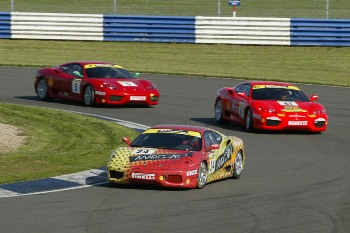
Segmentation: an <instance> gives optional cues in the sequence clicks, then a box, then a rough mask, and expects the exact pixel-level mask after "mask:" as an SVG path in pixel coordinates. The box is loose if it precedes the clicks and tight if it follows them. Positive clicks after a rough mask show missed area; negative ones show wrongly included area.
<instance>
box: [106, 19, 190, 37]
mask: <svg viewBox="0 0 350 233" xmlns="http://www.w3.org/2000/svg"><path fill="white" fill-rule="evenodd" d="M195 21H196V20H195V17H180V16H178V17H173V16H127V15H105V16H104V18H103V34H104V41H140V42H174V43H180V42H181V43H195V38H196V36H195V33H196V32H195Z"/></svg>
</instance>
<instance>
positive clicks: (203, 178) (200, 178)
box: [197, 162, 208, 189]
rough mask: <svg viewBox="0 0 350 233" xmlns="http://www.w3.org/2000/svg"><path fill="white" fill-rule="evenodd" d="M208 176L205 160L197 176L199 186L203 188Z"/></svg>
mask: <svg viewBox="0 0 350 233" xmlns="http://www.w3.org/2000/svg"><path fill="white" fill-rule="evenodd" d="M207 178H208V169H207V165H206V164H205V162H202V163H201V166H200V167H199V169H198V177H197V188H200V189H201V188H203V187H204V185H205V184H206V183H207Z"/></svg>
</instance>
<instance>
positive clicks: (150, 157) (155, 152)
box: [108, 147, 198, 170]
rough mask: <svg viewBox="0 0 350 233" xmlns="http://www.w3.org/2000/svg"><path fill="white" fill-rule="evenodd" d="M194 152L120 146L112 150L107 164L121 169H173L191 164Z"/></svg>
mask: <svg viewBox="0 0 350 233" xmlns="http://www.w3.org/2000/svg"><path fill="white" fill-rule="evenodd" d="M196 153H198V152H193V151H186V150H167V149H156V148H142V147H121V148H118V149H116V150H115V151H114V153H113V155H112V156H111V158H110V161H109V163H108V165H109V166H110V165H113V166H116V167H119V168H121V169H122V168H124V169H127V168H142V169H175V168H179V167H183V166H190V165H192V164H193V160H194V159H195V158H194V157H195V156H196ZM122 170H123V169H122Z"/></svg>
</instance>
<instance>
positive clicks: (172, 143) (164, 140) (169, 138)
mask: <svg viewBox="0 0 350 233" xmlns="http://www.w3.org/2000/svg"><path fill="white" fill-rule="evenodd" d="M131 146H133V147H148V148H159V149H170V150H190V151H200V150H201V149H202V140H201V138H199V137H196V136H192V135H184V134H176V133H143V134H140V135H139V136H138V137H137V138H136V139H135V140H134V141H133V142H132V143H131Z"/></svg>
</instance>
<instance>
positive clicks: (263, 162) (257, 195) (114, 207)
mask: <svg viewBox="0 0 350 233" xmlns="http://www.w3.org/2000/svg"><path fill="white" fill-rule="evenodd" d="M36 70H37V69H36V68H18V67H0V88H1V90H0V102H5V103H16V104H23V105H32V106H40V107H47V108H54V109H61V110H66V111H74V112H79V113H84V114H92V115H93V116H95V117H103V118H105V119H106V120H113V121H116V122H117V123H122V124H123V123H125V124H126V125H129V126H130V127H132V126H134V127H135V128H136V129H138V130H142V128H143V127H146V126H152V125H155V124H168V123H174V124H192V125H200V126H207V127H210V128H213V129H216V130H219V131H221V132H223V133H224V134H226V135H235V136H238V137H240V138H242V139H243V141H244V143H245V148H246V155H247V159H246V164H245V170H244V171H243V174H242V176H241V178H240V179H238V180H234V179H227V180H222V181H219V182H215V183H212V184H208V185H207V186H205V188H204V189H201V190H199V189H194V190H167V189H162V188H155V187H133V186H131V187H129V186H126V187H125V186H118V185H111V184H108V183H106V182H105V181H106V177H105V171H104V168H96V169H94V170H92V171H82V173H79V174H73V175H67V176H62V177H49V178H47V179H43V180H39V181H31V182H24V183H21V184H18V183H16V184H6V185H1V186H0V207H1V211H0V229H1V230H0V231H1V232H2V233H3V232H4V233H5V232H6V233H7V232H28V233H34V232H35V233H40V232H71V233H75V232H77V233H78V232H79V233H80V232H191V233H196V232H259V233H260V232H293V233H294V232H318V233H319V232H322V233H328V232H329V233H330V232H344V233H347V232H350V169H349V165H350V137H349V134H350V105H349V103H348V102H349V94H350V89H349V88H341V87H329V86H317V85H301V84H300V85H298V86H299V87H300V88H301V89H302V90H303V91H304V92H305V93H306V94H307V95H308V96H310V95H311V94H317V95H319V97H320V98H319V102H320V103H321V104H323V105H324V106H325V107H326V109H327V112H328V115H329V125H328V129H327V131H325V132H323V133H321V134H309V133H304V132H256V133H246V132H245V131H244V129H243V127H241V126H236V125H233V124H227V125H219V124H217V123H216V122H215V119H214V99H215V93H216V90H217V89H219V88H221V87H224V86H234V85H235V84H238V83H240V82H242V81H243V80H232V79H219V78H205V77H187V76H171V75H151V74H144V75H143V77H145V78H147V79H149V80H151V81H152V82H153V83H155V84H156V85H157V87H158V88H159V90H160V92H161V99H160V103H159V105H157V106H155V107H135V106H133V107H130V106H128V107H94V108H87V107H83V106H82V105H80V104H79V103H74V102H68V101H59V100H54V101H53V102H41V101H38V100H37V98H36V95H35V92H34V76H35V72H36ZM134 123H135V124H134ZM106 160H107V158H106ZM0 175H1V171H0ZM72 177H73V178H72ZM74 177H75V178H74ZM68 184H70V185H68ZM16 186H17V187H16ZM40 186H41V187H40ZM1 197H2V198H1Z"/></svg>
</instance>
